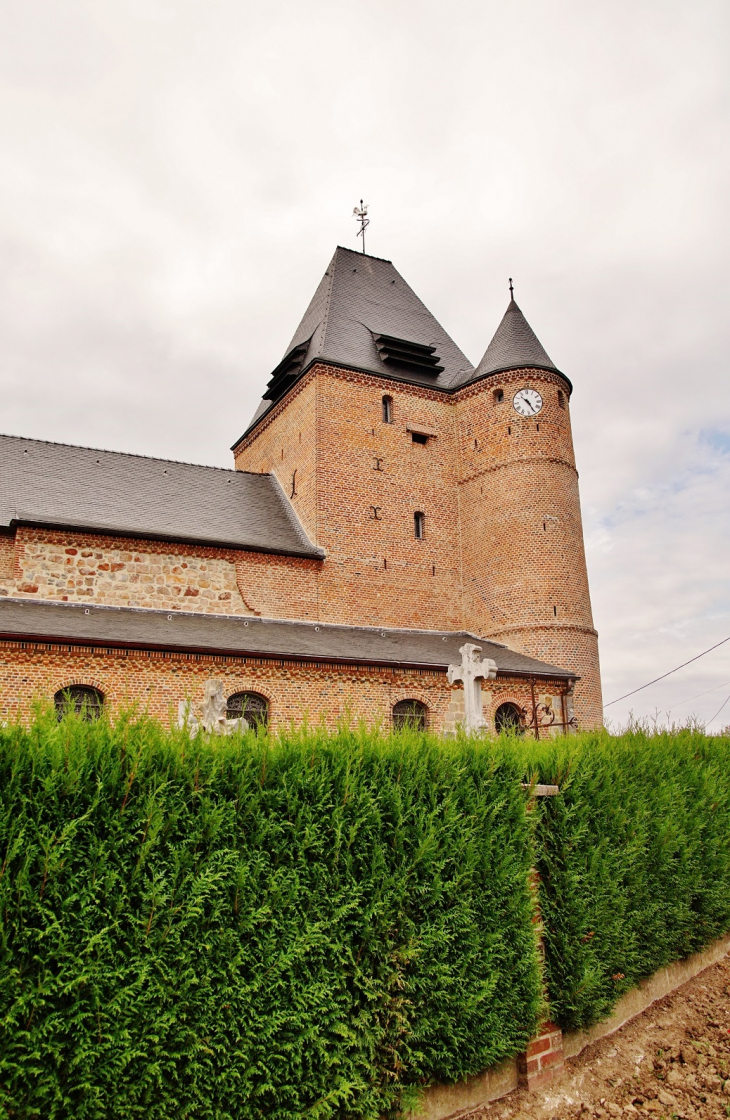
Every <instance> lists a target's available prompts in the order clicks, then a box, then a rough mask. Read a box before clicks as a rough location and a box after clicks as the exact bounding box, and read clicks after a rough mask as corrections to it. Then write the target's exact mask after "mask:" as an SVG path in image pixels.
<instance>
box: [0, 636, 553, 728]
mask: <svg viewBox="0 0 730 1120" xmlns="http://www.w3.org/2000/svg"><path fill="white" fill-rule="evenodd" d="M213 678H215V679H216V680H221V681H223V683H224V689H225V691H226V694H227V695H231V694H232V693H234V692H242V691H253V692H258V693H259V694H261V695H263V696H265V697H266V698H267V699H268V701H269V704H270V720H271V726H272V728H273V729H274V730H276V729H280V728H284V727H287V726H289V725H290V724H292V723H294V724H300V723H301V722H302V721H303V720H304V719H305V718H308V720H309V722H310V723H313V724H316V723H318V722H319V721H320V720H321V719H323V720H324V721H325V723H326V724H327V725H328V726H329V727H334V726H336V724H337V722H338V720H339V719H341V718H342V716H343V714H345V713H349V714H350V715H351V717H352V718H353V719H354V720H360V719H362V720H364V721H365V722H366V723H368V724H375V723H382V724H384V725H386V726H388V725H389V724H390V719H391V710H392V707H393V705H394V704H395V703H397V701H399V700H406V699H415V700H420V701H421V702H422V703H424V704H426V706H427V708H428V710H429V725H430V727H431V728H432V729H433V730H434V731H436V732H441V731H442V730H444V722H445V720H446V718H447V714H448V711H449V706H450V704H451V701H452V698H453V697H454V696H456V697H457V698H458V696H459V694H460V693H461V689H460V688H457V687H455V686H452V685H450V684H449V683H448V681H447V679H446V673H444V672H442V671H440V670H435V669H434V670H430V669H423V670H420V669H398V668H393V669H391V668H383V667H378V666H355V667H353V666H347V665H337V664H326V663H308V662H298V661H293V660H286V659H265V658H252V657H232V656H226V657H215V656H209V655H205V654H187V655H186V654H181V653H164V652H159V651H144V650H118V649H108V648H93V647H87V646H71V645H65V644H53V643H41V642H12V641H2V642H0V718H2V719H14V718H16V717H17V716H20V717H21V718H27V717H28V716H29V715H30V714H31V712H32V705H33V701H34V699H37V698H39V699H42V698H46V699H48V698H51V697H53V695H54V693H55V692H56V691H58V690H59V689H62V688H64V687H67V686H68V685H71V684H87V685H92V686H93V687H94V688H98V689H100V690H101V692H102V693H103V694H104V696H105V698H106V704H107V705H108V706H109V708H110V710H111V712H112V713H114V711H118V710H119V708H120V707H125V706H129V705H132V704H137V705H140V706H141V707H142V709H143V710H146V711H148V712H149V713H150V714H151V715H152V716H154V717H155V718H157V719H161V720H163V721H167V720H169V719H173V721H174V720H176V718H177V707H178V703H179V702H180V701H181V700H186V699H189V700H192V702H193V703H194V704H199V703H201V702H202V700H203V690H204V686H205V682H206V681H208V680H210V679H213ZM546 687H549V684H548V685H547V686H546ZM560 687H561V686H560V684H559V682H557V681H556V682H553V684H552V688H553V690H554V691H555V692H556V693H557V692H558V690H559V688H560ZM486 699H487V703H486V704H485V716H486V717H487V718H488V719H492V718H493V713H494V711H495V710H496V708H497V706H498V705H499V704H500V703H503V702H504V700H507V699H508V700H512V701H514V702H516V703H520V704H528V703H529V688H528V687H527V686H526V685H525V684H523V683H522V682H519V681H511V680H499V679H498V680H496V681H491V682H490V694H489V696H488V697H487V698H486Z"/></svg>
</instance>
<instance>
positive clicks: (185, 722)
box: [177, 681, 248, 735]
mask: <svg viewBox="0 0 730 1120" xmlns="http://www.w3.org/2000/svg"><path fill="white" fill-rule="evenodd" d="M177 723H178V727H186V728H187V729H188V731H189V732H190V734H191V735H195V734H196V732H197V731H198V730H199V728H201V727H202V728H203V730H204V731H207V732H208V734H210V735H230V734H231V732H232V731H248V720H246V719H244V718H243V717H242V716H241V718H240V719H228V718H227V716H226V698H225V696H224V695H223V684H222V682H221V681H206V682H205V699H204V700H203V706H202V709H201V716H200V719H198V718H197V716H196V715H195V712H194V710H193V705H192V704H191V702H190V701H189V700H181V701H180V703H179V704H178V706H177Z"/></svg>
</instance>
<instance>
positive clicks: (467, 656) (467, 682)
mask: <svg viewBox="0 0 730 1120" xmlns="http://www.w3.org/2000/svg"><path fill="white" fill-rule="evenodd" d="M481 651H482V647H481V646H477V645H474V644H473V643H472V642H467V643H466V644H465V645H463V646H461V648H460V650H459V653H460V654H461V665H449V668H448V679H449V684H456V683H457V681H461V682H462V683H463V685H464V730H465V731H467V732H469V733H470V734H471V733H474V732H477V731H484V729H485V728H486V726H487V722H486V720H485V719H484V714H483V712H482V681H493V680H494V678H495V677H496V675H497V663H496V661H492V659H491V657H485V658H484V659H483V660H480V658H479V654H480V653H481Z"/></svg>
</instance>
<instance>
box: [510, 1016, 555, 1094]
mask: <svg viewBox="0 0 730 1120" xmlns="http://www.w3.org/2000/svg"><path fill="white" fill-rule="evenodd" d="M564 1065H565V1054H564V1053H563V1032H562V1031H561V1029H560V1027H558V1026H556V1025H555V1023H550V1022H548V1023H543V1024H542V1026H541V1027H540V1031H539V1033H538V1034H537V1035H536V1036H535V1038H533V1039H532V1040H531V1041H530V1042H529V1043H528V1045H527V1050H526V1051H525V1053H524V1054H521V1055H520V1057H519V1059H518V1070H519V1074H520V1080H521V1082H522V1083H523V1084H524V1085H525V1086H526V1087H527V1088H528V1089H539V1088H541V1086H543V1085H548V1084H549V1083H550V1082H551V1081H552V1080H553V1078H554V1077H555V1074H556V1073H557V1072H558V1071H559V1070H560V1069H562V1067H563V1066H564Z"/></svg>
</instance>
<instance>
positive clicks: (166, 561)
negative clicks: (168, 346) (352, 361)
mask: <svg viewBox="0 0 730 1120" xmlns="http://www.w3.org/2000/svg"><path fill="white" fill-rule="evenodd" d="M523 386H531V387H533V388H537V389H539V391H540V393H541V395H542V398H543V402H544V405H543V408H542V410H541V412H540V414H539V416H537V417H534V418H531V419H524V418H522V417H520V416H519V415H518V414H517V413H516V411H515V410H514V408H513V406H512V398H513V396H514V392H515V391H516V390H517V389H518V388H521V387H523ZM566 388H567V387H566V385H565V382H564V381H563V379H562V378H561V377H559V375H557V374H553V373H549V372H546V371H540V370H522V371H512V372H509V373H504V374H494V375H492V376H491V377H489V378H486V379H484V380H483V381H481V382H478V383H477V384H475V385H472V386H468V387H466V388H465V389H464V390H462V391H460V392H459V393H456V394H454V395H449V394H446V393H444V392H442V391H438V390H435V389H429V388H427V387H419V386H414V385H410V384H404V383H400V382H396V381H391V380H388V379H385V378H378V377H376V376H373V375H371V374H364V373H363V374H361V373H357V372H355V371H351V370H342V369H338V368H335V367H332V366H327V365H326V364H324V363H318V364H317V365H315V366H314V367H313V368H312V369H311V370H310V371H309V372H308V373H307V374H306V375H305V377H304V378H303V379H302V381H301V382H300V383H299V384H298V385H297V386H295V387H294V388H293V390H292V391H291V392H290V393H289V394H288V395H287V396H286V397H285V398H284V399H283V400H282V401H280V402H279V403H278V404H277V405H276V406H275V407H274V408H273V409H272V410H271V414H270V416H268V417H266V418H265V420H263V421H262V423H261V424H260V425H259V426H258V427H257V428H256V429H255V430H254V432H252V433H251V434H250V435H248V436H247V437H246V438H245V439H243V440H241V441H239V444H238V445H237V446H236V449H235V461H236V466H237V468H238V469H243V470H252V471H266V472H269V471H272V472H274V473H275V474H276V476H277V478H278V479H279V481H280V482H281V484H282V487H283V488H284V490H285V492H286V494H287V495H288V496H290V501H291V503H292V506H293V508H294V509H295V511H296V513H297V515H298V516H299V517H300V519H301V522H302V524H303V525H304V527H305V529H306V531H307V532H308V534H309V535H310V537H311V539H312V540H313V541H315V542H316V543H317V544H318V545H320V546H321V547H322V548H323V549H324V550H325V553H326V558H325V560H324V561H316V560H306V559H296V558H293V557H285V556H275V555H266V554H261V553H249V552H245V551H242V550H230V549H221V548H215V547H203V546H194V545H182V544H171V543H165V542H155V541H139V540H132V539H122V538H117V537H111V536H104V535H102V534H90V533H81V532H71V531H69V532H65V531H64V532H61V531H57V530H48V529H38V528H28V527H21V528H19V529H18V531H17V534H16V537H15V541H14V542H13V540H12V538H11V537H10V536H8V535H4V536H0V595H12V596H20V597H27V598H35V599H47V600H54V599H55V600H62V601H68V602H87V603H88V602H95V603H103V604H108V605H113V606H131V607H142V608H154V609H158V610H176V609H177V610H180V609H184V610H193V611H201V612H202V613H208V614H228V615H230V614H234V615H235V614H240V615H250V614H256V615H261V616H264V617H270V618H290V619H310V620H317V621H322V622H333V623H344V624H348V625H382V626H389V627H407V628H417V629H433V630H460V629H465V630H469V631H472V632H475V633H478V634H481V635H482V636H484V637H491V638H494V639H495V640H497V641H502V642H504V643H505V644H506V645H508V646H510V647H511V648H513V649H515V650H518V651H519V652H523V653H526V654H529V655H531V656H534V657H537V658H539V659H540V660H543V661H547V662H550V663H553V664H557V665H560V666H561V667H563V668H567V669H571V670H573V671H575V672H576V674H578V675H580V677H581V678H582V679H581V680H580V681H579V682H578V684H577V686H576V689H575V696H574V705H575V712H576V715H577V717H578V720H579V723H580V724H581V725H582V726H595V725H599V724H600V722H601V719H602V710H601V691H600V676H599V664H598V646H597V638H596V634H595V630H594V629H593V620H592V615H591V605H590V595H589V590H588V578H587V573H586V565H585V555H584V549H583V530H582V523H581V515H580V500H579V494H578V479H577V472H576V470H575V463H574V457H573V447H572V436H571V430H570V415H569V411H568V407H567V405H568V397H567V392H566ZM495 390H500V391H501V396H502V399H501V401H499V400H497V398H496V397H495ZM385 394H387V395H389V396H390V397H391V398H392V401H393V408H392V422H391V423H386V422H384V420H383V410H382V399H383V396H384V395H385ZM559 394H562V400H561V399H560V396H559ZM413 430H416V431H417V432H421V433H423V435H424V438H425V440H426V442H425V443H423V442H416V441H414V440H413V437H412V432H413ZM416 512H422V513H423V514H424V515H425V533H424V536H423V539H417V538H416V534H415V531H414V514H415V513H416ZM170 671H171V672H172V670H170ZM301 679H302V680H304V677H302V678H301ZM367 679H370V678H369V677H368V678H367ZM312 681H314V678H312ZM330 695H335V694H334V693H330V692H327V691H325V692H322V691H320V690H319V689H318V687H316V686H315V685H314V683H313V684H312V688H311V691H310V692H308V693H307V694H306V696H305V695H304V694H302V696H301V697H300V701H299V702H300V704H301V705H303V706H304V707H305V708H306V709H307V710H309V711H310V713H311V712H313V711H315V710H317V705H319V704H322V705H323V709H322V710H323V711H325V712H328V711H330V708H329V697H330ZM337 695H339V696H340V699H342V695H343V694H341V693H338V694H337ZM348 702H349V701H348ZM379 702H380V701H379ZM454 702H455V704H456V707H454V708H452V712H451V715H450V716H449V726H451V727H453V725H454V724H455V723H456V722H458V710H457V709H458V699H456V700H455V701H454ZM525 703H526V701H523V703H522V704H521V705H520V706H525ZM381 706H382V705H381ZM366 707H367V705H366ZM447 707H448V705H447ZM358 710H359V711H361V710H364V709H358ZM439 710H440V709H439ZM445 716H446V708H444V710H443V712H442V715H441V716H440V717H439V718H440V719H441V720H442V721H443V718H445Z"/></svg>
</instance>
